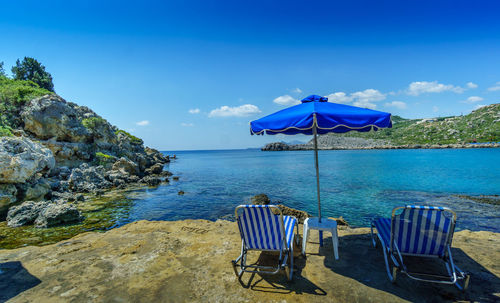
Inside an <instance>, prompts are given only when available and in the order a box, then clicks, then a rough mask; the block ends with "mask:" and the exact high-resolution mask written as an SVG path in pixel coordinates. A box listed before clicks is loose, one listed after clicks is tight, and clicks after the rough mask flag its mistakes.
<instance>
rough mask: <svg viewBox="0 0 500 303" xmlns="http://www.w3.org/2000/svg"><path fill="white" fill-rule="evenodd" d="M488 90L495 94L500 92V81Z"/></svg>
mask: <svg viewBox="0 0 500 303" xmlns="http://www.w3.org/2000/svg"><path fill="white" fill-rule="evenodd" d="M488 90H489V91H490V92H495V91H497V90H500V81H498V82H497V83H495V85H493V86H492V87H490V88H488Z"/></svg>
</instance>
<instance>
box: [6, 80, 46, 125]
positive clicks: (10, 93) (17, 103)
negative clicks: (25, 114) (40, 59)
mask: <svg viewBox="0 0 500 303" xmlns="http://www.w3.org/2000/svg"><path fill="white" fill-rule="evenodd" d="M48 94H52V93H51V92H50V91H48V90H46V89H43V88H40V87H39V86H38V85H37V84H36V83H34V82H32V81H25V80H14V79H9V78H7V77H0V125H1V126H3V127H11V128H17V127H19V126H20V124H21V120H20V112H21V109H22V107H23V106H24V104H26V103H27V102H28V101H30V100H31V99H34V98H37V97H41V96H44V95H48Z"/></svg>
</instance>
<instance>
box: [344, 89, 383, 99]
mask: <svg viewBox="0 0 500 303" xmlns="http://www.w3.org/2000/svg"><path fill="white" fill-rule="evenodd" d="M351 97H352V98H354V99H356V100H357V101H358V102H370V101H381V100H384V99H385V94H382V93H381V92H379V91H378V90H376V89H373V88H369V89H365V90H364V91H362V92H355V93H352V94H351Z"/></svg>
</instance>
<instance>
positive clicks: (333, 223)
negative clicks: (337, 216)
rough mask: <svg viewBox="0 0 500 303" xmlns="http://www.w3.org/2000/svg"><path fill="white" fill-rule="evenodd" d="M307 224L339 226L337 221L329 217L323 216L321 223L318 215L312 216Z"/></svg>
mask: <svg viewBox="0 0 500 303" xmlns="http://www.w3.org/2000/svg"><path fill="white" fill-rule="evenodd" d="M307 225H308V227H309V228H315V229H316V228H326V229H329V228H337V221H335V220H332V219H328V218H321V223H320V222H319V218H318V217H311V218H308V219H307Z"/></svg>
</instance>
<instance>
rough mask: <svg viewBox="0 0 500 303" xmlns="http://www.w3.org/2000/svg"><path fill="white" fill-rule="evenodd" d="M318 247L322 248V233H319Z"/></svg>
mask: <svg viewBox="0 0 500 303" xmlns="http://www.w3.org/2000/svg"><path fill="white" fill-rule="evenodd" d="M319 246H320V247H323V231H322V230H320V231H319Z"/></svg>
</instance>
